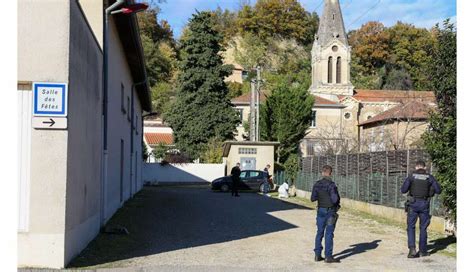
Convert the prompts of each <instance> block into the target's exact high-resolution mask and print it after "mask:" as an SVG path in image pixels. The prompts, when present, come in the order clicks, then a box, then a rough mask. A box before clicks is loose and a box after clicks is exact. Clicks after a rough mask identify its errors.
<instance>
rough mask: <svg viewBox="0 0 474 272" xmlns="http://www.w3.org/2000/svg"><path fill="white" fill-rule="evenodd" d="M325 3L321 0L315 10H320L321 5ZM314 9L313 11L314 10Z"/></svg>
mask: <svg viewBox="0 0 474 272" xmlns="http://www.w3.org/2000/svg"><path fill="white" fill-rule="evenodd" d="M323 3H324V0H322V1H321V2H319V4H318V5H317V6H316V8H315V9H314V11H316V12H317V11H318V9H319V7H321V5H322V4H323ZM314 11H313V12H314Z"/></svg>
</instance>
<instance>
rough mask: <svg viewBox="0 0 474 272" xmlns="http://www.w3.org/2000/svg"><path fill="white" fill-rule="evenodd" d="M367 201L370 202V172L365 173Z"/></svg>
mask: <svg viewBox="0 0 474 272" xmlns="http://www.w3.org/2000/svg"><path fill="white" fill-rule="evenodd" d="M367 202H368V203H370V174H367Z"/></svg>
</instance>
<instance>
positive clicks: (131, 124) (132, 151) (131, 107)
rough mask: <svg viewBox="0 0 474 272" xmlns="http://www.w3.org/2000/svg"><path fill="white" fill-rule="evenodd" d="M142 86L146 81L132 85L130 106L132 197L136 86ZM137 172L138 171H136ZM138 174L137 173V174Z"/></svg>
mask: <svg viewBox="0 0 474 272" xmlns="http://www.w3.org/2000/svg"><path fill="white" fill-rule="evenodd" d="M141 84H146V80H143V81H141V82H137V83H133V84H132V87H131V95H130V96H131V101H130V104H132V105H131V106H130V119H131V123H130V197H132V195H133V193H132V183H133V174H134V173H133V154H134V153H135V152H134V151H135V149H134V147H135V144H134V142H133V138H134V137H133V123H134V122H135V92H134V91H135V88H136V86H138V85H141ZM137 125H138V124H135V129H136V126H137ZM135 171H137V169H135ZM135 174H136V173H135ZM136 190H137V184H136V183H135V191H136Z"/></svg>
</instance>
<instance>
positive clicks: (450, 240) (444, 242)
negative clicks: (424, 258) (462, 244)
mask: <svg viewBox="0 0 474 272" xmlns="http://www.w3.org/2000/svg"><path fill="white" fill-rule="evenodd" d="M455 243H456V237H455V236H454V235H452V236H448V237H445V238H439V239H436V240H431V241H430V242H429V243H428V252H429V253H430V254H435V253H436V252H438V251H441V250H444V249H446V248H447V247H448V246H450V245H451V244H455Z"/></svg>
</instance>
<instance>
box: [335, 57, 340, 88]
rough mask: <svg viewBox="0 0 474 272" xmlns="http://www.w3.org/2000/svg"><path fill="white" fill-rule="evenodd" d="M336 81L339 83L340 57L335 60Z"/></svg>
mask: <svg viewBox="0 0 474 272" xmlns="http://www.w3.org/2000/svg"><path fill="white" fill-rule="evenodd" d="M336 83H341V57H337V61H336Z"/></svg>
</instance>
